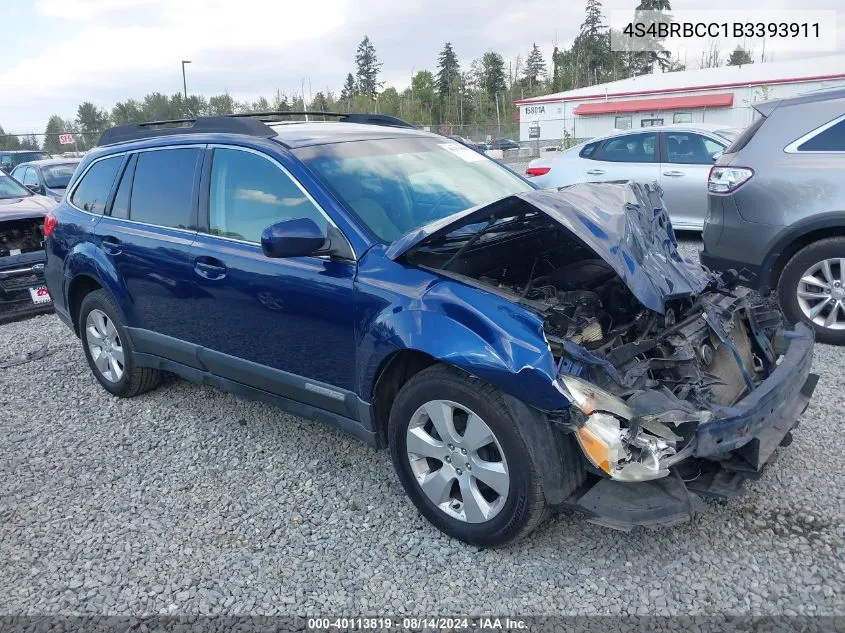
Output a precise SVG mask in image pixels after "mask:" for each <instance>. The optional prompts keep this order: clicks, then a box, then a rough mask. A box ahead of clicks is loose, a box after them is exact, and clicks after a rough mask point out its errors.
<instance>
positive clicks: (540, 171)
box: [525, 167, 552, 177]
mask: <svg viewBox="0 0 845 633" xmlns="http://www.w3.org/2000/svg"><path fill="white" fill-rule="evenodd" d="M551 170H552V168H551V167H529V168H528V169H526V170H525V175H526V176H529V177H531V176H544V175H545V174H548V173H549V172H550V171H551Z"/></svg>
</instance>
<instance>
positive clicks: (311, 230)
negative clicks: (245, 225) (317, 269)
mask: <svg viewBox="0 0 845 633" xmlns="http://www.w3.org/2000/svg"><path fill="white" fill-rule="evenodd" d="M326 241H327V240H326V236H325V235H323V232H322V231H321V230H320V227H318V226H317V224H316V223H315V222H314V220H312V219H311V218H296V219H295V220H285V221H284V222H276V223H275V224H271V225H270V226H268V227H267V228H266V229H264V230H263V231H262V232H261V248H262V249H263V250H264V254H265V255H266V256H267V257H274V258H279V257H307V256H308V255H314V254H316V253H317V252H318V251H320V250H322V249H324V247H325V246H326Z"/></svg>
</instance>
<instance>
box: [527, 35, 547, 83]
mask: <svg viewBox="0 0 845 633" xmlns="http://www.w3.org/2000/svg"><path fill="white" fill-rule="evenodd" d="M545 75H546V61H545V60H544V59H543V53H541V52H540V47H539V46H537V43H536V42H535V43H534V47H533V48H532V49H531V53H530V54H529V55H528V59H526V60H525V82H526V84H527V85H528V88H529V89H533V88H534V86H535V85H537V84H538V83H539V82H540V81H541V78H542V77H544V76H545Z"/></svg>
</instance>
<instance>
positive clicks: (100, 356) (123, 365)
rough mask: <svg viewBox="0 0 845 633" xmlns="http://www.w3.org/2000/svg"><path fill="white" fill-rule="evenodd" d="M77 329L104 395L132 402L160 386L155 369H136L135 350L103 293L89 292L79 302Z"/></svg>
mask: <svg viewBox="0 0 845 633" xmlns="http://www.w3.org/2000/svg"><path fill="white" fill-rule="evenodd" d="M79 325H80V329H81V334H82V337H81V338H82V347H83V349H84V350H85V358H87V359H88V365H89V366H90V367H91V371H92V372H93V373H94V377H95V378H96V379H97V380H98V381H99V383H100V384H101V385H102V386H103V387H105V389H106V390H107V391H109V392H111V393H112V394H114V395H116V396H121V397H124V398H131V397H132V396H137V395H138V394H141V393H144V392H145V391H149V390H150V389H153V388H155V387H157V386H158V384H159V382H161V372H160V371H158V370H157V369H153V368H151V367H136V366H135V363H134V360H133V358H132V354H133V351H134V350H133V348H132V342H131V341H130V340H129V337H128V336H127V335H126V328H125V326H124V324H123V318H122V317H121V315H120V311H119V310H118V309H117V306H115V305H114V302H113V301H112V299H111V297H110V296H109V294H108V293H107V292H106V291H105V290H97V291H95V292H92V293H90V294H88V295H86V296H85V299H83V300H82V306H81V308H80V310H79Z"/></svg>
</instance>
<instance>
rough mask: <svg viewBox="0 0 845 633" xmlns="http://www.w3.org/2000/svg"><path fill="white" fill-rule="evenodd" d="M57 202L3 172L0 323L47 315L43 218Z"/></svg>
mask: <svg viewBox="0 0 845 633" xmlns="http://www.w3.org/2000/svg"><path fill="white" fill-rule="evenodd" d="M55 206H56V203H55V201H53V200H52V199H50V198H47V197H45V196H40V195H36V194H33V193H32V192H31V191H29V190H28V189H27V188H26V187H24V186H23V185H21V184H20V183H18V182H17V181H16V180H14V179H13V178H11V177H10V176H7V175H6V174H5V173H3V172H0V321H6V320H12V319H17V318H20V317H24V316H28V315H30V314H36V313H39V312H45V311H49V310H52V309H53V302H52V299H51V298H50V293H49V292H48V291H47V286H46V283H45V280H44V260H45V255H44V217H45V216H46V215H47V212H48V211H50V210H51V209H53V208H54V207H55Z"/></svg>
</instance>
